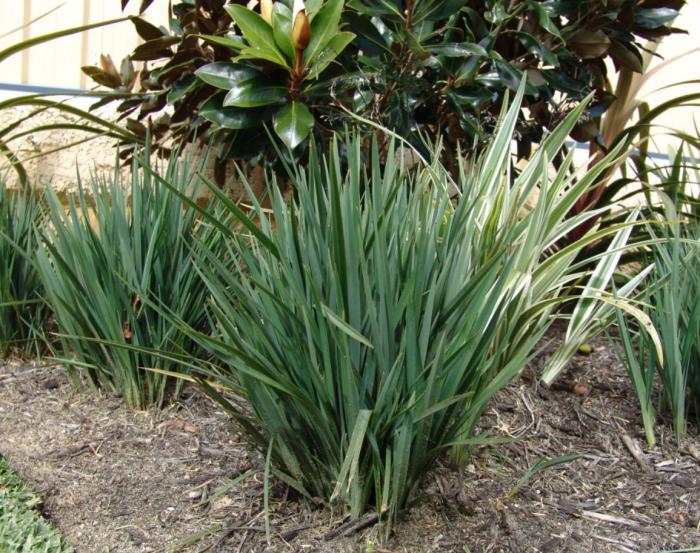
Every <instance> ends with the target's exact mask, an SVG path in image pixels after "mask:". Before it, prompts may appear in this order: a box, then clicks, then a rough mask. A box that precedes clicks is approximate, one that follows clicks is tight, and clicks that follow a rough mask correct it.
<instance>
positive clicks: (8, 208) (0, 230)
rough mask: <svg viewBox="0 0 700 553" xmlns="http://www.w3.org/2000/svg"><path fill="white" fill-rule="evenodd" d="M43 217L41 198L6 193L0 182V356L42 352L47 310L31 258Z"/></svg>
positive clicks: (0, 181) (3, 184) (6, 190)
mask: <svg viewBox="0 0 700 553" xmlns="http://www.w3.org/2000/svg"><path fill="white" fill-rule="evenodd" d="M43 218H44V204H43V200H42V198H41V196H40V195H38V194H37V193H35V192H32V191H29V192H22V191H18V190H8V189H7V187H6V185H5V182H4V181H3V180H0V260H2V261H1V262H0V355H5V354H7V353H8V352H9V351H10V350H11V349H12V348H17V349H20V350H23V351H25V352H29V351H33V352H35V353H37V354H38V353H40V352H41V350H42V343H43V338H42V337H43V335H44V334H43V332H44V325H45V323H46V319H47V317H48V310H47V308H46V304H45V303H44V302H43V300H42V299H41V295H42V290H43V289H42V286H41V280H40V279H39V275H38V273H37V272H36V268H35V267H34V265H33V262H32V259H33V257H34V252H35V251H36V249H37V240H36V235H35V228H37V227H38V226H40V225H41V223H42V221H43Z"/></svg>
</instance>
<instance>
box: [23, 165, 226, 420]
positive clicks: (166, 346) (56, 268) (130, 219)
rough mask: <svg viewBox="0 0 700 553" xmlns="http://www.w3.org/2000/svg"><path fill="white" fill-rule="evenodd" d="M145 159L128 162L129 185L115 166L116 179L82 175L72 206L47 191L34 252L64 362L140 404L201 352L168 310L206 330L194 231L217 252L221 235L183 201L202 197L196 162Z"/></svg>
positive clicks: (159, 393)
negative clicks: (161, 166) (163, 164)
mask: <svg viewBox="0 0 700 553" xmlns="http://www.w3.org/2000/svg"><path fill="white" fill-rule="evenodd" d="M145 159H146V161H140V159H134V161H133V162H132V165H131V173H132V175H131V182H130V183H123V182H122V178H121V174H120V172H119V170H115V173H114V175H113V176H112V178H111V179H108V178H104V177H97V176H95V177H93V179H92V182H91V183H90V185H89V186H88V187H84V186H83V184H82V182H79V195H78V198H77V199H76V198H73V197H71V198H70V199H69V204H68V209H67V210H66V208H65V206H64V205H63V204H62V203H61V201H60V200H59V199H58V197H57V196H56V194H55V193H53V192H51V191H49V192H48V194H47V197H48V203H49V207H50V212H49V223H50V224H49V225H46V227H45V230H44V231H43V232H42V235H41V238H42V242H43V248H41V249H40V250H39V252H38V255H37V267H38V270H39V273H40V276H41V279H42V281H43V283H44V287H45V290H46V299H47V301H48V303H49V305H50V306H51V308H52V311H53V313H54V317H55V319H56V324H57V326H58V330H59V338H60V340H61V344H62V346H63V352H64V355H63V356H62V357H60V358H59V359H58V360H59V361H61V362H63V363H65V364H67V365H68V367H69V369H70V374H71V376H72V377H73V380H74V381H75V382H76V384H78V385H79V384H80V379H79V376H80V375H81V374H82V375H83V376H84V378H85V379H87V381H88V382H89V383H90V384H91V385H92V386H94V387H97V388H101V389H103V390H105V391H107V392H108V393H114V394H118V395H121V396H123V397H124V400H125V401H126V403H127V404H128V405H129V406H131V407H133V408H137V409H139V408H143V407H145V406H147V405H161V404H163V402H164V401H165V400H166V399H168V398H169V397H172V396H173V395H177V393H178V391H179V389H180V381H179V380H176V381H173V380H172V379H170V378H168V377H167V375H165V374H164V373H163V372H162V371H166V372H167V371H175V370H178V368H179V366H180V365H179V360H180V359H182V358H187V359H189V358H191V357H192V356H196V355H198V354H200V353H201V350H200V348H199V347H198V346H197V344H196V343H195V342H194V341H193V340H192V339H191V338H190V337H189V336H188V335H187V334H185V333H184V332H183V331H182V329H181V328H180V327H178V326H177V325H173V324H171V323H170V319H169V318H168V314H175V315H176V316H177V317H178V318H180V319H182V320H183V321H186V322H187V324H188V325H189V326H191V327H192V328H197V329H199V330H200V331H203V332H207V331H209V330H210V320H209V317H208V315H207V312H206V307H205V301H206V297H207V292H206V286H204V284H203V282H202V279H201V278H200V276H199V273H198V271H197V270H196V268H195V259H194V258H193V256H192V253H191V249H190V246H191V243H192V241H193V240H195V238H198V239H201V240H202V241H204V242H206V243H208V244H209V246H210V247H211V248H212V250H213V251H214V252H216V251H217V249H216V248H217V247H216V243H217V242H218V239H217V238H216V237H215V236H212V235H211V232H210V229H209V227H208V226H207V225H202V224H199V223H198V222H197V217H196V213H197V211H196V210H195V209H194V208H192V207H189V205H190V204H189V203H187V202H186V201H185V200H184V198H190V197H192V198H194V197H196V194H197V187H196V186H195V183H196V178H195V177H194V175H193V172H192V171H190V169H189V166H190V164H189V163H188V162H187V161H185V163H184V164H183V165H178V164H177V163H175V162H174V161H173V162H171V163H170V164H169V165H168V167H167V169H166V170H165V172H164V174H163V176H162V177H159V176H158V175H157V173H156V171H155V170H154V169H153V168H151V166H150V162H149V161H148V159H149V152H146V153H145ZM162 178H165V179H167V180H168V182H169V183H170V186H171V187H170V188H169V187H165V186H163V185H162V184H161V183H160V180H159V179H162ZM125 184H126V186H125ZM87 192H89V193H90V198H91V201H92V202H94V204H92V203H90V204H89V203H88V201H87V199H86V193H87ZM209 237H211V241H209ZM139 348H146V350H143V349H139ZM154 348H157V349H158V351H159V352H161V355H156V354H155V353H153V349H154ZM144 369H151V370H144ZM152 369H156V370H159V371H161V372H154V371H153V370H152Z"/></svg>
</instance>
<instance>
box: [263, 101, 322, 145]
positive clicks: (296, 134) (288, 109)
mask: <svg viewBox="0 0 700 553" xmlns="http://www.w3.org/2000/svg"><path fill="white" fill-rule="evenodd" d="M272 121H273V125H274V129H275V132H276V133H277V136H279V137H280V138H281V139H282V142H284V143H285V144H286V145H287V147H288V148H290V149H294V148H296V147H297V146H298V145H299V144H301V143H302V142H303V141H304V140H305V139H306V137H307V136H309V133H310V132H311V130H312V129H313V128H314V124H315V121H314V116H313V115H311V112H310V111H309V108H307V107H306V105H305V104H302V103H301V102H290V103H289V104H287V105H286V106H284V107H283V108H282V109H281V110H279V111H278V112H277V113H276V114H275V116H274V117H273V119H272Z"/></svg>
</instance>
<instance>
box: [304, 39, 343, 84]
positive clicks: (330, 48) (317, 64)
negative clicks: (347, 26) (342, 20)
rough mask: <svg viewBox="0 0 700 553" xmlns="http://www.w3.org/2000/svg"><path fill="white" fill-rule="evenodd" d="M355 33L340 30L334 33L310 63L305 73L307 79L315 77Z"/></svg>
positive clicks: (337, 54) (336, 55) (338, 53)
mask: <svg viewBox="0 0 700 553" xmlns="http://www.w3.org/2000/svg"><path fill="white" fill-rule="evenodd" d="M354 38H355V35H354V34H352V33H348V32H340V33H338V34H336V35H335V36H334V37H333V38H332V39H331V40H330V42H328V44H326V47H325V48H324V49H323V50H322V51H321V52H320V53H319V54H318V56H316V60H315V61H314V62H313V64H312V65H311V69H310V71H309V73H308V75H307V79H309V80H311V79H315V78H316V77H317V76H318V75H320V74H321V73H322V72H323V70H324V69H326V67H328V65H329V64H331V63H332V62H333V60H335V59H336V58H337V57H338V56H339V55H340V53H341V52H342V51H343V50H345V48H346V47H347V45H348V44H350V43H351V42H352V40H353V39H354Z"/></svg>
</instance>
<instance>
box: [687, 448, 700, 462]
mask: <svg viewBox="0 0 700 553" xmlns="http://www.w3.org/2000/svg"><path fill="white" fill-rule="evenodd" d="M686 450H687V451H688V455H690V456H691V457H692V458H693V459H695V460H696V461H697V462H698V463H700V451H698V448H697V447H695V446H694V445H693V444H688V447H687V448H686Z"/></svg>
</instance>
